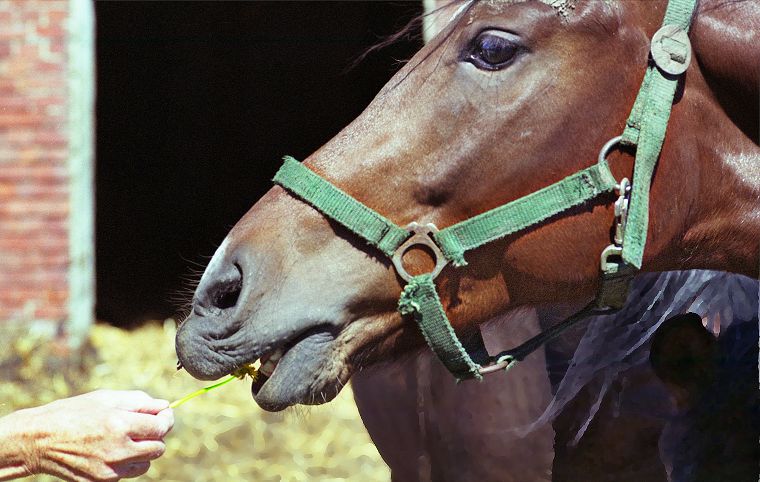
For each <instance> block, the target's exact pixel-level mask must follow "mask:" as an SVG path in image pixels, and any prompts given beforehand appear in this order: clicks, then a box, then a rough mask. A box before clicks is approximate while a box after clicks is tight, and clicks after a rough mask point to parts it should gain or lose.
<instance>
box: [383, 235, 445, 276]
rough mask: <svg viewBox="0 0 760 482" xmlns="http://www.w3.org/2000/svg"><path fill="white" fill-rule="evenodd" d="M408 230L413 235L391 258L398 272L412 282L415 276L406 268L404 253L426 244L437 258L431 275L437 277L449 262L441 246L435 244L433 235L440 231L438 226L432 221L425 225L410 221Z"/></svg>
mask: <svg viewBox="0 0 760 482" xmlns="http://www.w3.org/2000/svg"><path fill="white" fill-rule="evenodd" d="M406 230H407V231H409V232H410V233H412V236H411V237H410V238H409V239H407V240H406V241H404V244H402V245H401V246H399V247H398V249H397V250H396V252H395V253H393V257H392V258H391V261H393V266H394V267H395V268H396V272H397V273H398V275H399V276H401V278H402V279H403V280H404V281H406V282H407V283H408V282H410V281H411V280H412V278H413V276H412V275H410V274H409V273H408V272H407V271H406V269H405V268H404V254H406V252H407V251H409V250H410V249H411V248H413V247H415V246H425V247H426V248H428V249H429V250H430V251H431V252H432V253H433V257H434V258H435V267H434V268H433V271H431V272H430V275H431V276H432V277H433V279H435V278H436V277H438V275H439V274H441V270H443V268H444V267H445V266H446V265H447V264H448V263H449V260H447V259H446V257H445V256H444V255H443V251H441V248H439V247H438V245H437V244H435V241H433V238H432V235H433V234H434V233H437V232H438V228H437V227H436V226H435V224H432V223H428V224H424V225H423V224H419V223H410V224H409V225H408V226H407V227H406Z"/></svg>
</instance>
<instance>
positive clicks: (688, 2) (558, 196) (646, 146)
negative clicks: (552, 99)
mask: <svg viewBox="0 0 760 482" xmlns="http://www.w3.org/2000/svg"><path fill="white" fill-rule="evenodd" d="M696 3H697V0H670V2H669V3H668V8H667V10H666V12H665V19H664V21H663V27H662V28H660V30H658V31H657V33H656V34H655V35H654V37H653V38H652V45H651V58H652V60H651V61H650V63H649V66H648V68H647V72H646V75H645V77H644V81H643V83H642V86H641V88H640V90H639V93H638V96H637V97H636V102H635V103H634V106H633V109H632V111H631V114H630V116H629V118H628V120H627V122H626V127H625V130H624V132H623V134H622V135H621V136H619V137H616V138H614V139H612V140H610V141H609V142H607V143H606V144H605V145H604V147H603V148H602V149H601V151H600V153H599V158H598V160H597V163H596V164H594V165H593V166H591V167H588V168H586V169H583V170H580V171H578V172H576V173H575V174H572V175H570V176H568V177H566V178H565V179H562V180H561V181H559V182H556V183H554V184H551V185H549V186H547V187H544V188H542V189H539V190H538V191H535V192H533V193H531V194H528V195H527V196H524V197H521V198H519V199H516V200H514V201H512V202H509V203H507V204H504V205H502V206H499V207H497V208H494V209H491V210H490V211H486V212H484V213H482V214H479V215H477V216H474V217H472V218H469V219H466V220H464V221H461V222H459V223H457V224H454V225H452V226H449V227H446V228H444V229H441V230H438V229H437V228H436V227H435V226H434V225H432V224H427V225H424V226H423V225H419V224H417V223H412V224H410V225H409V226H407V227H406V228H402V227H400V226H397V225H396V224H394V223H393V222H392V221H390V220H388V219H386V218H385V217H383V216H382V215H381V214H379V213H378V212H376V211H374V210H373V209H371V208H369V207H367V206H366V205H364V204H362V203H361V202H359V201H357V200H356V199H354V198H353V197H351V196H349V195H348V194H346V193H345V192H343V191H341V190H340V189H339V188H338V187H336V186H335V185H333V184H331V183H330V182H328V181H326V180H325V179H323V178H321V177H320V176H318V175H317V174H316V173H315V172H314V171H312V170H310V169H309V168H307V167H306V166H304V165H303V164H301V163H300V162H298V161H296V160H295V159H293V158H292V157H285V159H284V164H283V166H282V167H281V168H280V170H279V171H278V172H277V174H276V175H275V177H274V182H275V183H277V184H279V185H280V186H282V187H284V188H285V189H287V190H288V191H289V192H290V193H291V194H293V195H295V196H297V197H299V198H301V199H303V200H304V201H306V202H307V203H309V204H310V205H312V206H313V207H314V208H316V209H317V210H319V211H320V212H321V213H322V214H323V215H325V216H327V217H329V218H331V219H333V220H335V221H337V222H338V223H340V224H342V225H343V226H345V227H346V228H348V229H349V230H351V231H352V232H353V233H355V234H356V235H358V236H360V237H362V238H364V240H365V241H366V242H367V243H369V244H370V245H372V246H374V247H376V248H377V249H379V250H380V251H381V252H382V253H383V254H385V255H386V256H387V257H388V258H390V259H391V260H392V262H393V265H394V267H395V269H396V272H397V273H398V274H399V276H400V277H401V278H402V279H403V280H404V281H406V282H407V284H406V286H405V287H404V290H403V292H402V294H401V297H400V299H399V312H400V313H401V314H402V315H411V316H413V318H414V319H415V321H416V322H417V324H418V326H419V327H420V329H421V331H422V333H423V335H424V336H425V340H426V341H427V343H428V345H429V346H430V347H431V348H432V350H433V351H434V352H435V354H436V355H437V356H438V358H439V359H440V360H441V362H443V364H444V365H445V366H446V368H447V369H448V370H449V371H450V372H451V373H452V374H453V375H454V376H455V377H456V378H457V379H458V380H462V379H468V378H477V379H480V378H482V375H483V374H486V373H491V372H494V371H497V370H500V369H508V368H510V367H511V366H513V365H514V364H515V363H516V362H517V361H520V360H522V359H523V358H525V357H526V356H527V355H529V354H530V353H532V352H533V351H535V350H536V349H537V348H538V347H540V346H541V345H543V344H544V343H546V342H547V341H548V340H550V339H552V338H554V337H556V336H558V335H559V334H560V333H562V332H563V331H564V330H566V329H567V328H569V327H570V326H572V325H574V324H575V323H577V322H578V321H581V320H582V319H584V318H586V317H587V316H589V315H592V314H602V313H610V312H613V311H616V310H619V309H620V308H622V306H623V304H624V303H625V299H626V297H627V294H628V286H629V284H630V280H631V279H632V278H633V276H634V275H635V274H636V272H637V271H638V269H640V268H641V263H642V258H643V254H644V246H645V245H646V236H647V227H648V222H649V219H648V218H649V188H650V185H651V181H652V176H653V173H654V167H655V165H656V164H657V159H658V157H659V155H660V150H661V149H662V143H663V140H664V138H665V131H666V129H667V124H668V119H669V117H670V111H671V107H672V105H673V98H674V95H675V91H676V87H677V84H678V81H679V79H680V76H681V75H682V74H683V73H684V72H685V71H686V69H687V68H688V66H689V62H690V60H691V45H690V43H689V38H688V30H689V26H690V24H691V19H692V15H693V13H694V9H695V7H696ZM619 145H625V146H633V147H635V148H636V158H635V161H634V171H633V182H632V183H629V181H628V179H623V180H622V181H621V182H620V183H618V182H617V181H616V180H615V178H614V176H613V175H612V173H611V172H610V169H609V166H608V164H607V160H606V157H607V154H608V153H609V152H611V151H612V150H613V149H615V148H616V147H618V146H619ZM612 191H616V192H617V194H618V199H617V201H616V202H615V226H614V227H615V236H614V240H613V244H610V245H609V246H608V247H607V248H605V249H604V251H603V252H602V254H601V260H600V271H601V279H600V284H599V290H598V292H597V295H596V297H595V299H594V300H593V301H592V302H591V303H589V304H588V305H587V306H586V307H585V308H583V309H582V310H581V311H579V312H578V313H576V314H575V315H573V316H571V317H570V318H568V319H566V320H565V321H563V322H561V323H558V324H557V325H555V326H553V327H551V328H549V329H548V330H545V331H543V332H541V333H540V334H538V335H536V336H535V337H533V338H531V339H530V340H528V341H527V342H525V343H523V344H522V345H520V346H518V347H516V348H513V349H510V350H506V351H503V352H501V353H499V354H498V355H496V356H489V355H488V353H487V352H486V350H485V347H484V345H483V340H482V339H481V338H480V337H479V336H478V337H475V339H474V340H472V341H471V342H470V343H469V344H468V349H465V347H464V346H463V345H462V343H461V342H460V340H459V338H458V337H457V335H456V333H455V332H454V329H453V328H452V327H451V324H450V323H449V320H448V318H447V317H446V312H445V310H444V308H443V306H442V304H441V301H440V299H439V297H438V294H437V292H436V287H435V283H434V280H435V278H436V277H437V276H438V274H439V273H440V272H441V270H442V269H443V268H444V267H445V266H446V265H447V264H448V263H451V264H452V265H453V266H455V267H461V266H465V265H466V264H467V262H466V261H465V258H464V254H465V252H467V251H469V250H472V249H475V248H477V247H479V246H482V245H483V244H485V243H488V242H491V241H494V240H497V239H500V238H503V237H504V236H507V235H509V234H513V233H517V232H520V231H523V230H525V229H526V228H528V227H531V226H534V225H536V224H538V223H541V222H543V221H545V220H546V219H548V218H550V217H552V216H555V215H557V214H560V213H562V212H564V211H567V210H568V209H570V208H572V207H574V206H578V205H581V204H584V203H586V202H588V201H590V200H592V199H594V198H597V197H598V196H600V195H603V194H606V193H610V192H612ZM414 246H424V247H426V248H428V250H430V251H431V252H432V253H433V255H434V256H435V268H434V269H433V271H432V272H430V273H426V274H421V275H417V276H412V275H410V274H408V273H407V271H406V269H405V268H404V265H403V260H402V258H403V255H404V253H405V252H406V251H408V250H409V249H411V248H412V247H414Z"/></svg>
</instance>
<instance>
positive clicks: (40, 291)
mask: <svg viewBox="0 0 760 482" xmlns="http://www.w3.org/2000/svg"><path fill="white" fill-rule="evenodd" d="M67 10H68V2H67V1H66V0H41V1H30V0H16V1H10V0H2V1H0V320H3V319H20V318H23V319H26V318H32V319H48V320H55V321H63V320H64V319H65V318H66V314H67V309H66V305H67V300H68V289H67V278H68V266H69V255H68V252H69V246H68V225H67V219H68V211H69V189H68V186H69V183H68V169H67V159H68V141H67V137H68V125H67V122H68V116H67V72H68V70H67V55H66V54H67V51H66V45H67V44H66V20H67V15H68V12H67Z"/></svg>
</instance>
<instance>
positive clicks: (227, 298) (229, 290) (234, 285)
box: [196, 263, 243, 314]
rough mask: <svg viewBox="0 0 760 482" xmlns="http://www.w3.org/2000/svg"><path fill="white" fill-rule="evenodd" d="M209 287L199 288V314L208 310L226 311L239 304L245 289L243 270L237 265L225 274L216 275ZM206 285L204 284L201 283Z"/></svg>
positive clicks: (231, 266) (197, 296) (197, 300)
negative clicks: (241, 293) (242, 291)
mask: <svg viewBox="0 0 760 482" xmlns="http://www.w3.org/2000/svg"><path fill="white" fill-rule="evenodd" d="M214 274H215V275H214V276H213V277H211V279H210V280H209V281H210V282H209V283H208V284H207V286H199V287H198V292H197V294H196V307H197V308H200V311H199V310H196V311H199V313H198V314H203V313H202V311H206V310H208V309H216V310H226V309H228V308H232V307H234V306H235V305H236V304H237V301H238V298H239V297H240V291H241V290H242V289H243V270H242V269H241V268H240V266H239V265H238V264H237V263H235V264H233V265H230V267H229V268H228V269H226V270H225V272H223V273H218V274H216V273H214ZM201 284H204V283H201Z"/></svg>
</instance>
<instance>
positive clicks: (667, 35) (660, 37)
mask: <svg viewBox="0 0 760 482" xmlns="http://www.w3.org/2000/svg"><path fill="white" fill-rule="evenodd" d="M650 51H651V52H652V59H653V60H654V63H655V64H657V67H659V68H660V70H662V71H663V72H666V73H668V74H670V75H681V74H683V73H684V72H686V69H688V68H689V64H690V63H691V41H689V34H688V33H686V30H684V29H682V28H681V27H679V26H678V25H663V26H662V28H660V30H658V31H657V32H656V33H655V34H654V36H653V37H652V46H651V47H650Z"/></svg>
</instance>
